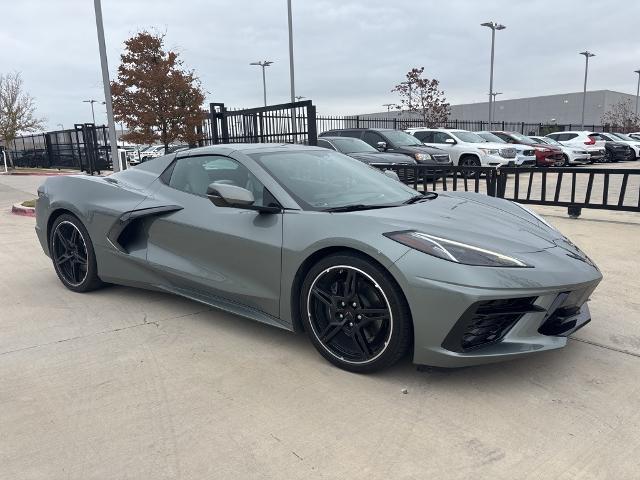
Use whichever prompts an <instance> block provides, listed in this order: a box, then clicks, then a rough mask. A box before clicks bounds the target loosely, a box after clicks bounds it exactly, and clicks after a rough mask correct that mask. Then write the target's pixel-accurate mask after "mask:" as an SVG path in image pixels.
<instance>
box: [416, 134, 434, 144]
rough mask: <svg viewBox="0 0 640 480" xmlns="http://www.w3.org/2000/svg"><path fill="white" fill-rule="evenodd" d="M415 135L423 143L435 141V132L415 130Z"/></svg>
mask: <svg viewBox="0 0 640 480" xmlns="http://www.w3.org/2000/svg"><path fill="white" fill-rule="evenodd" d="M413 136H414V137H416V138H417V139H418V140H420V141H421V142H422V143H433V132H414V133H413Z"/></svg>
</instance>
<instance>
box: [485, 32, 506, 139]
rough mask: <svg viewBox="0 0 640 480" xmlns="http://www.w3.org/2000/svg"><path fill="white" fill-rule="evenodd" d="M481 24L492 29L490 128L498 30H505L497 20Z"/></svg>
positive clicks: (490, 123)
mask: <svg viewBox="0 0 640 480" xmlns="http://www.w3.org/2000/svg"><path fill="white" fill-rule="evenodd" d="M480 26H482V27H488V28H490V29H491V70H490V74H489V129H491V125H492V123H493V102H492V101H493V59H494V52H495V45H496V30H504V29H505V28H507V27H505V26H504V25H502V24H500V23H496V22H485V23H481V24H480Z"/></svg>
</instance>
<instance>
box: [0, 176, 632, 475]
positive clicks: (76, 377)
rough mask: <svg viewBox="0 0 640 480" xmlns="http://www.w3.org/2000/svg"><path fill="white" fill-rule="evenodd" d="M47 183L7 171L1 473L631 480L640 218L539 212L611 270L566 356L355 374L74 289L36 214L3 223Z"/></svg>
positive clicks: (142, 296)
mask: <svg viewBox="0 0 640 480" xmlns="http://www.w3.org/2000/svg"><path fill="white" fill-rule="evenodd" d="M40 181H41V179H39V178H37V177H21V178H11V177H0V244H1V245H2V246H1V248H0V272H1V274H0V289H1V290H0V291H2V292H3V293H2V294H1V295H0V300H1V301H2V305H0V478H2V479H4V478H7V479H23V478H25V479H58V478H65V479H66V478H69V479H83V480H84V479H94V478H95V479H114V478H118V479H146V478H153V479H163V478H167V479H169V478H171V479H173V478H183V479H203V478H233V479H237V478H242V479H245V478H246V479H253V478H256V479H267V478H276V479H279V478H283V479H284V478H286V479H315V478H323V479H331V478H347V479H361V478H362V479H364V478H367V479H370V478H382V479H389V478H393V479H414V478H415V479H424V478H439V479H468V478H491V479H505V480H506V479H509V480H510V479H514V478H518V479H521V478H523V479H546V478H549V479H609V478H611V479H621V480H624V479H636V478H638V477H639V476H640V474H639V472H640V459H639V458H640V457H638V455H637V451H638V449H639V448H640V408H639V406H640V384H639V382H638V378H639V377H640V325H639V322H640V302H639V301H638V300H637V297H636V292H635V290H636V289H637V288H636V285H637V280H638V273H637V271H638V267H639V266H640V263H639V261H638V258H640V245H639V243H638V242H637V238H638V236H639V235H640V224H639V223H638V222H636V217H637V215H635V214H620V213H613V212H612V213H609V212H589V211H583V216H582V217H581V218H580V219H578V220H571V219H569V218H567V217H566V212H565V211H564V210H563V209H552V208H544V209H542V208H540V209H536V210H538V211H539V212H540V213H543V214H546V215H547V219H548V220H550V221H551V223H553V224H554V225H556V226H557V227H558V228H559V229H560V230H561V231H563V232H564V233H567V234H568V235H569V236H570V238H572V239H573V240H574V241H575V242H576V243H577V244H578V245H580V246H581V247H582V248H583V249H584V250H585V251H586V252H587V253H588V254H589V255H590V256H592V258H594V260H596V262H597V263H598V264H599V266H600V267H601V269H602V270H603V273H604V275H605V279H604V280H603V282H602V284H601V285H600V287H599V289H598V290H597V291H596V292H595V294H594V296H593V299H592V302H591V311H592V314H593V321H592V323H591V324H590V325H588V326H587V327H586V328H585V329H583V330H581V331H579V332H578V333H577V334H576V339H575V340H572V341H570V342H569V345H568V347H567V348H565V349H563V350H560V351H555V352H551V353H547V354H543V355H540V356H536V357H531V358H529V359H525V360H521V361H515V362H511V363H503V364H498V365H490V366H483V367H476V368H467V369H461V370H452V371H442V370H433V369H416V367H415V366H414V365H412V364H411V363H410V362H409V361H408V360H405V361H404V362H402V363H401V364H399V365H397V366H395V367H393V368H391V369H389V370H387V371H385V372H382V373H379V374H375V375H368V376H358V375H354V374H349V373H347V372H343V371H341V370H338V369H336V368H334V367H332V366H330V365H329V364H328V363H327V362H326V361H324V360H323V359H322V358H321V357H320V356H319V355H318V354H317V353H316V352H315V350H314V349H313V347H312V346H311V344H310V343H309V342H308V341H307V339H306V338H305V337H304V336H296V335H293V334H289V333H287V332H284V331H281V330H278V329H275V328H270V327H268V326H264V325H261V324H257V323H253V322H251V321H248V320H245V319H242V318H239V317H235V316H233V315H229V314H226V313H221V312H218V311H215V310H212V309H209V308H207V307H204V306H202V305H200V304H197V303H194V302H190V301H187V300H183V299H180V298H177V297H173V296H170V295H166V294H161V293H156V292H146V291H142V290H135V289H130V288H124V287H109V288H105V289H102V290H99V291H96V292H92V293H89V294H83V295H81V294H74V293H72V292H70V291H68V290H66V289H65V288H64V287H63V286H62V285H61V284H60V282H59V281H58V279H57V277H56V275H55V273H54V271H53V268H52V266H51V263H50V261H49V259H48V258H47V257H45V256H44V254H43V253H42V251H41V249H40V247H39V245H38V243H37V240H36V238H35V233H34V231H33V226H34V221H33V219H32V218H25V217H18V216H13V215H11V214H10V213H8V209H9V208H10V205H11V204H12V203H16V202H18V201H21V200H25V199H27V198H31V197H32V196H33V195H34V194H35V189H36V187H37V184H38V183H39V182H40ZM404 388H406V389H407V390H408V393H407V394H403V393H402V389H404Z"/></svg>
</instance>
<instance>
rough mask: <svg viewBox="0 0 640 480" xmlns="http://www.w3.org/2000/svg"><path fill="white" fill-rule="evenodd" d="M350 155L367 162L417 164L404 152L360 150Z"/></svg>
mask: <svg viewBox="0 0 640 480" xmlns="http://www.w3.org/2000/svg"><path fill="white" fill-rule="evenodd" d="M348 155H349V156H350V157H352V158H355V159H357V160H360V161H361V162H366V163H409V164H411V165H415V163H416V162H415V160H413V159H412V158H411V157H408V156H406V155H403V154H402V153H387V152H360V153H349V154H348Z"/></svg>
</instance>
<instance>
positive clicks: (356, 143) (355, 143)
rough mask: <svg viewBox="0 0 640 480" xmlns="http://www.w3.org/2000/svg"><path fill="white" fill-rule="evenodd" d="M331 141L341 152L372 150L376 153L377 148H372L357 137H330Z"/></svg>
mask: <svg viewBox="0 0 640 480" xmlns="http://www.w3.org/2000/svg"><path fill="white" fill-rule="evenodd" d="M331 143H333V145H334V146H335V147H336V148H337V149H338V151H339V152H341V153H364V152H374V153H378V150H376V149H375V148H373V147H372V146H371V145H369V144H368V143H365V142H363V141H362V140H360V139H359V138H348V137H342V138H332V139H331Z"/></svg>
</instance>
